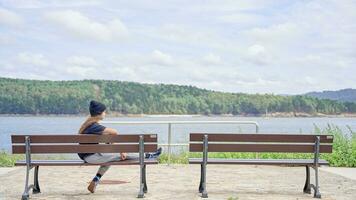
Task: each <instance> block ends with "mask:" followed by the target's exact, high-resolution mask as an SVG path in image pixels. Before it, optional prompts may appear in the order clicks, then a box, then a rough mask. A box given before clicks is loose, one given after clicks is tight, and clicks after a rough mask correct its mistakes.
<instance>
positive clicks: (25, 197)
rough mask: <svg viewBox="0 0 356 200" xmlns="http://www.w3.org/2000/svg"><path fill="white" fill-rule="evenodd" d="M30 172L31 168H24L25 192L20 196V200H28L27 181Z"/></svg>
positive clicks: (28, 187) (28, 188)
mask: <svg viewBox="0 0 356 200" xmlns="http://www.w3.org/2000/svg"><path fill="white" fill-rule="evenodd" d="M30 170H31V168H30V167H29V166H27V167H26V180H25V191H24V192H23V194H22V198H21V199H22V200H28V199H29V198H30V195H29V193H28V191H29V190H30V188H31V187H30V186H29V185H28V180H29V176H30Z"/></svg>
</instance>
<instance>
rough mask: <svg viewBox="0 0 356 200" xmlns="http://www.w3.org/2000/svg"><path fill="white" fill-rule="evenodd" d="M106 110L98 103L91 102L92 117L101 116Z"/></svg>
mask: <svg viewBox="0 0 356 200" xmlns="http://www.w3.org/2000/svg"><path fill="white" fill-rule="evenodd" d="M105 110H106V106H105V105H104V104H102V103H100V102H98V101H94V100H92V101H90V106H89V111H90V115H91V116H92V117H94V116H97V115H100V114H101V113H103V112H104V111H105Z"/></svg>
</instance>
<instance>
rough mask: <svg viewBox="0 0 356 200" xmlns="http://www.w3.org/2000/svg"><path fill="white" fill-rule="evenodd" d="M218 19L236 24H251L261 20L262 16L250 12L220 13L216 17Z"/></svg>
mask: <svg viewBox="0 0 356 200" xmlns="http://www.w3.org/2000/svg"><path fill="white" fill-rule="evenodd" d="M218 19H219V20H221V21H222V22H225V23H232V24H237V25H249V26H253V25H255V24H257V23H258V22H260V21H261V20H263V16H260V15H256V14H251V13H248V14H247V13H242V12H239V13H233V14H227V15H222V16H219V17H218Z"/></svg>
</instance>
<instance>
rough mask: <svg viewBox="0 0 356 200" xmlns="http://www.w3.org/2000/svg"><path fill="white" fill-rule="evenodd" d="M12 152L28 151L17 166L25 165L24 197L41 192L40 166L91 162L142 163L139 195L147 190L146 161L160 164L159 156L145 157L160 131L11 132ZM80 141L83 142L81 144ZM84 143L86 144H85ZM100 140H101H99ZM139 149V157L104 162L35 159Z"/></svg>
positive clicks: (154, 149) (76, 164)
mask: <svg viewBox="0 0 356 200" xmlns="http://www.w3.org/2000/svg"><path fill="white" fill-rule="evenodd" d="M11 140H12V153H13V154H25V155H26V160H23V161H18V162H16V164H15V165H16V166H26V167H27V168H26V180H25V191H24V193H23V195H22V199H29V190H30V189H31V188H32V192H33V194H36V193H39V192H41V190H40V185H39V181H38V171H39V166H92V165H140V186H139V193H138V196H137V197H138V198H143V196H144V193H146V192H147V183H146V165H147V164H157V163H158V161H157V159H145V157H144V153H145V152H154V151H156V150H157V135H156V134H144V135H123V134H120V135H78V134H76V135H12V136H11ZM79 143H81V144H79ZM83 143H85V144H83ZM96 143H98V144H96ZM119 152H127V153H138V154H139V155H138V159H137V160H125V161H118V162H110V163H105V164H89V163H85V162H84V161H82V160H79V159H78V160H32V159H31V155H33V154H52V153H55V154H63V153H119ZM32 168H34V169H35V171H34V184H32V185H29V184H28V182H29V175H30V170H31V169H32Z"/></svg>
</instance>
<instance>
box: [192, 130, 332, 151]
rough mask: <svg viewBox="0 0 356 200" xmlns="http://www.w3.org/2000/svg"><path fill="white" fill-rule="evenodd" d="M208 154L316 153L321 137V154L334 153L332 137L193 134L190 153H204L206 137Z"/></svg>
mask: <svg viewBox="0 0 356 200" xmlns="http://www.w3.org/2000/svg"><path fill="white" fill-rule="evenodd" d="M205 135H206V136H207V141H208V144H207V150H208V152H281V153H284V152H294V153H314V152H315V147H316V140H317V138H318V137H319V139H320V142H319V143H320V145H319V147H320V148H319V152H320V153H331V152H332V142H333V136H332V135H311V134H308V135H307V134H261V133H255V134H213V133H191V134H190V141H189V151H190V152H203V141H204V136H205Z"/></svg>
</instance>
